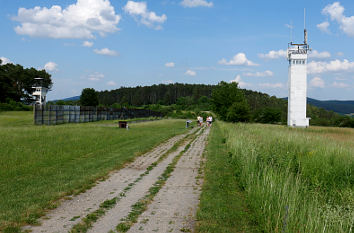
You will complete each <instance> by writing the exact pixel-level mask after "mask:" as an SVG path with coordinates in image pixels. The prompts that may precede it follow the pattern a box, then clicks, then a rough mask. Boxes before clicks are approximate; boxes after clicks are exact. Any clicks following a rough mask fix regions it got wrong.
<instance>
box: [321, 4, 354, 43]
mask: <svg viewBox="0 0 354 233" xmlns="http://www.w3.org/2000/svg"><path fill="white" fill-rule="evenodd" d="M344 10H345V9H344V7H343V6H342V5H341V4H340V3H339V2H334V3H333V4H329V5H327V6H326V7H325V8H324V9H323V10H322V14H324V15H329V16H330V18H331V20H332V21H336V22H337V23H338V24H339V28H340V29H341V30H342V31H343V32H344V33H345V34H347V35H348V36H352V37H354V16H350V17H347V16H345V15H344Z"/></svg>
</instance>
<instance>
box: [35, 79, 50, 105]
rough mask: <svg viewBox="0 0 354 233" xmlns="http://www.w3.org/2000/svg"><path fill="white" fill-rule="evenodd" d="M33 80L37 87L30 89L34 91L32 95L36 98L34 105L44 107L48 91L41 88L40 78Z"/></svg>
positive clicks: (41, 80)
mask: <svg viewBox="0 0 354 233" xmlns="http://www.w3.org/2000/svg"><path fill="white" fill-rule="evenodd" d="M35 80H36V81H37V85H36V86H34V87H32V88H33V89H34V92H33V93H32V95H33V96H34V97H36V104H38V105H45V103H46V96H47V93H48V91H49V89H48V88H46V87H44V86H43V79H42V78H35Z"/></svg>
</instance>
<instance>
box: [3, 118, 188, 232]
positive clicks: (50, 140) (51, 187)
mask: <svg viewBox="0 0 354 233" xmlns="http://www.w3.org/2000/svg"><path fill="white" fill-rule="evenodd" d="M32 119H33V116H32V114H31V113H23V112H2V113H0V232H1V231H2V230H4V229H5V227H8V226H14V229H16V226H19V225H21V224H23V223H30V224H32V223H36V221H37V220H36V219H37V218H38V217H40V216H41V215H42V214H43V210H45V209H48V208H54V207H55V206H56V204H57V202H56V200H58V199H59V198H61V197H63V196H64V195H66V194H71V193H77V192H80V191H82V190H84V189H86V188H89V187H90V186H91V185H93V184H94V183H95V181H96V180H97V179H99V178H103V177H105V176H106V175H107V174H108V172H109V171H112V170H114V169H118V168H121V167H122V166H123V164H124V163H126V162H127V161H130V160H132V159H133V158H134V157H135V156H137V155H139V154H141V153H142V152H145V151H147V150H149V149H151V148H152V147H154V146H156V145H157V144H159V143H161V142H162V141H164V140H166V139H168V138H170V137H172V136H174V135H177V134H181V133H183V132H186V129H185V123H184V121H182V120H161V121H155V122H148V123H140V124H135V125H132V126H131V127H130V129H129V130H126V129H118V127H117V126H115V127H107V124H106V123H107V122H104V123H103V122H95V123H85V124H67V125H58V126H34V125H33V122H32ZM112 123H113V122H111V124H112ZM8 229H10V228H8ZM14 231H15V230H14Z"/></svg>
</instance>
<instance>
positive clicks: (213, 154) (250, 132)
mask: <svg viewBox="0 0 354 233" xmlns="http://www.w3.org/2000/svg"><path fill="white" fill-rule="evenodd" d="M205 173H206V174H205V183H204V186H203V192H202V196H201V204H200V209H199V211H198V215H197V216H198V220H199V222H198V229H197V230H198V232H215V233H216V232H338V233H340V232H343V233H344V232H352V231H353V228H354V130H353V129H339V128H325V127H311V128H309V129H291V128H287V127H285V126H275V125H261V124H231V123H224V122H217V123H216V124H215V125H214V126H213V129H212V133H211V137H210V140H209V144H208V152H207V163H206V165H205Z"/></svg>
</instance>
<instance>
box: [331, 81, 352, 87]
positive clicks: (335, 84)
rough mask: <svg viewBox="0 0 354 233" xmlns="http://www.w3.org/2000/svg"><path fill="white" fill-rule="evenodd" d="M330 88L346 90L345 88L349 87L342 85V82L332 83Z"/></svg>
mask: <svg viewBox="0 0 354 233" xmlns="http://www.w3.org/2000/svg"><path fill="white" fill-rule="evenodd" d="M332 86H333V87H336V88H346V87H349V85H348V84H346V83H343V82H333V83H332Z"/></svg>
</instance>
